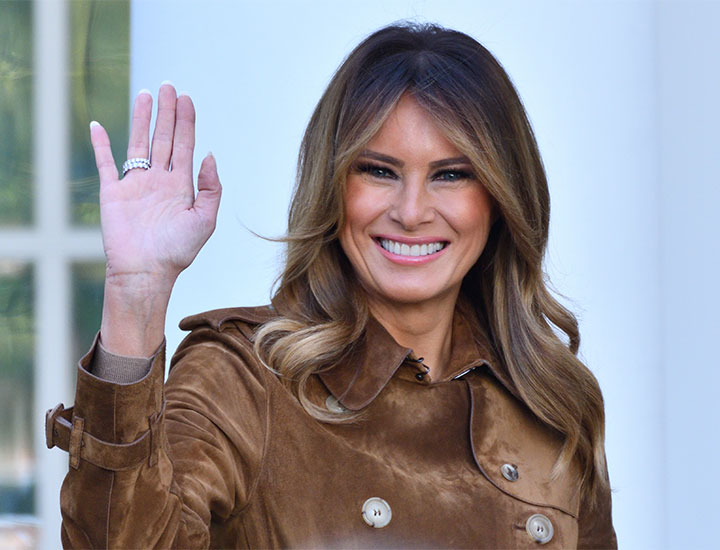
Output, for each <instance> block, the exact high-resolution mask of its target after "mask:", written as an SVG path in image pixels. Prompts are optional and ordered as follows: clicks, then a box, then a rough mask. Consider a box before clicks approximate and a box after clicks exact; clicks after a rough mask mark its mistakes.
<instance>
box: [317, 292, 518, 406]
mask: <svg viewBox="0 0 720 550" xmlns="http://www.w3.org/2000/svg"><path fill="white" fill-rule="evenodd" d="M450 353H451V355H450V365H449V368H448V370H447V373H448V374H447V375H446V376H445V377H444V378H442V379H440V380H435V381H433V382H445V381H449V380H452V379H454V378H460V377H462V376H464V375H465V374H467V373H468V372H470V371H472V370H474V369H476V368H478V367H486V368H487V369H489V371H490V372H491V373H492V374H493V375H494V376H495V378H497V379H498V380H499V381H500V382H501V383H502V385H503V386H505V387H506V388H507V389H508V391H510V392H511V393H512V394H514V395H516V396H517V391H516V390H515V385H514V384H513V383H512V381H511V380H510V377H509V376H508V374H507V373H506V372H504V370H503V369H502V368H501V366H500V362H499V360H498V359H497V354H496V353H495V352H494V349H493V346H492V344H491V341H490V339H489V338H488V336H487V334H486V332H485V330H484V329H483V327H482V326H481V324H480V323H479V321H478V318H477V315H476V314H475V311H474V310H473V307H472V306H471V305H470V303H469V302H467V301H466V300H464V299H462V298H460V299H459V300H458V304H457V305H456V308H455V315H454V317H453V332H452V345H451V352H450ZM413 359H417V358H414V357H413V355H412V350H411V349H410V348H406V347H403V346H401V345H400V344H398V343H397V342H396V341H395V339H393V337H392V336H391V335H390V333H389V332H388V331H387V330H386V329H385V328H384V327H383V326H382V325H381V324H380V323H379V322H378V321H377V320H376V319H375V318H374V317H372V316H371V317H370V319H369V320H368V324H367V327H366V329H365V338H364V339H363V342H362V343H361V344H360V345H359V346H358V351H357V353H355V354H353V355H352V356H351V357H350V358H349V359H348V360H346V361H344V362H342V363H340V364H338V365H336V366H334V367H333V368H332V369H330V370H327V371H325V372H321V373H320V374H319V376H320V378H321V380H322V381H323V383H324V384H325V387H327V389H328V390H329V391H330V393H332V395H333V397H335V398H336V399H337V400H338V401H339V402H340V403H341V404H342V405H343V406H344V407H345V408H347V409H349V410H352V411H358V410H360V409H362V408H364V407H366V406H368V405H369V404H370V403H371V402H372V401H373V400H374V399H375V398H376V397H377V396H378V395H379V394H380V392H381V391H382V390H383V388H384V387H385V386H386V385H387V384H388V382H390V380H391V379H392V378H393V376H395V375H396V372H398V370H399V369H400V368H401V367H403V365H406V366H409V364H411V363H415V365H416V368H417V361H413ZM417 372H420V371H419V370H418V371H417ZM409 379H413V377H410V378H409Z"/></svg>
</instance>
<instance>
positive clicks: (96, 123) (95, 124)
mask: <svg viewBox="0 0 720 550" xmlns="http://www.w3.org/2000/svg"><path fill="white" fill-rule="evenodd" d="M95 126H100V123H99V122H98V121H97V120H93V121H91V122H90V128H93V127H95Z"/></svg>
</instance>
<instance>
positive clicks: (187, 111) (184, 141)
mask: <svg viewBox="0 0 720 550" xmlns="http://www.w3.org/2000/svg"><path fill="white" fill-rule="evenodd" d="M194 149H195V107H194V106H193V102H192V100H191V99H190V96H188V95H187V94H180V95H179V96H178V98H177V109H176V113H175V136H174V140H173V146H172V169H173V171H175V170H178V171H180V172H182V173H184V174H187V175H190V176H192V170H193V166H192V165H193V163H192V161H193V150H194Z"/></svg>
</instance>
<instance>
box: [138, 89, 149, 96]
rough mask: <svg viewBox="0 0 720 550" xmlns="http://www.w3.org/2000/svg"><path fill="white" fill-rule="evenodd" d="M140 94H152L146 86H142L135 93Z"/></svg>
mask: <svg viewBox="0 0 720 550" xmlns="http://www.w3.org/2000/svg"><path fill="white" fill-rule="evenodd" d="M142 94H147V95H152V93H151V92H150V90H148V89H147V88H143V89H142V90H140V91H139V92H138V93H137V95H142Z"/></svg>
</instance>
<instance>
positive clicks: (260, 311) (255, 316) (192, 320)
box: [180, 305, 278, 331]
mask: <svg viewBox="0 0 720 550" xmlns="http://www.w3.org/2000/svg"><path fill="white" fill-rule="evenodd" d="M277 316H278V313H277V312H276V311H275V309H274V308H273V306H271V305H264V306H249V307H228V308H222V309H211V310H209V311H203V312H202V313H196V314H195V315H190V316H189V317H185V318H184V319H183V320H182V321H180V328H181V329H182V330H193V329H195V328H199V327H202V326H208V327H210V328H213V329H214V330H216V331H220V330H221V329H222V328H223V325H228V324H236V323H242V324H245V325H250V326H257V325H261V324H262V323H265V322H266V321H269V320H271V319H274V318H276V317H277Z"/></svg>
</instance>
